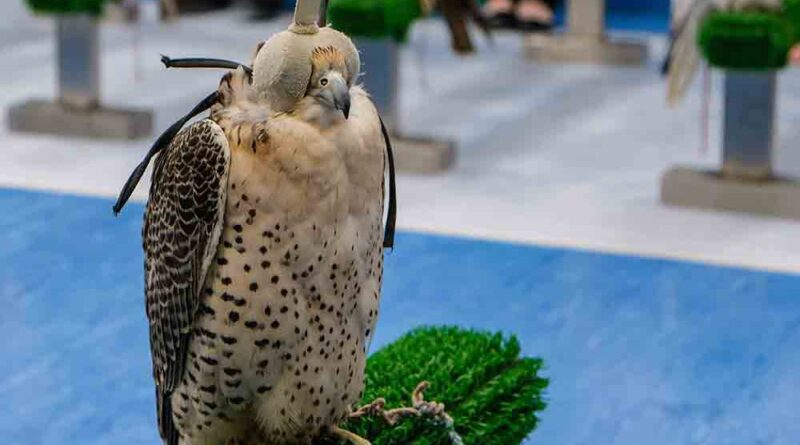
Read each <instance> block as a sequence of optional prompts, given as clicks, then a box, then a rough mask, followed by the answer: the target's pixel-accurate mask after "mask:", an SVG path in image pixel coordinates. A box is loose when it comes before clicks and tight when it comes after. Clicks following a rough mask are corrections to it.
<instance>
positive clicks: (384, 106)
mask: <svg viewBox="0 0 800 445" xmlns="http://www.w3.org/2000/svg"><path fill="white" fill-rule="evenodd" d="M355 44H356V47H357V48H358V49H359V52H360V53H361V71H362V73H363V74H362V76H361V83H362V84H363V85H364V88H365V89H366V90H367V92H368V93H369V94H370V95H371V96H372V101H373V102H374V103H375V106H376V107H377V108H378V112H379V113H380V114H381V116H382V117H383V121H384V123H385V124H386V127H387V128H389V130H390V131H397V125H398V122H397V119H398V116H397V91H398V81H399V76H398V69H399V68H400V66H399V61H400V50H399V47H398V44H397V43H396V42H395V41H394V40H392V39H369V38H357V39H355Z"/></svg>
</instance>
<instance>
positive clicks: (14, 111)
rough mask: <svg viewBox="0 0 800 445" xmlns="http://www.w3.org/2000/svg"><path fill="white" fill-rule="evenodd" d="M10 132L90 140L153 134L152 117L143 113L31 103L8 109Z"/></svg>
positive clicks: (43, 102) (132, 137) (135, 137)
mask: <svg viewBox="0 0 800 445" xmlns="http://www.w3.org/2000/svg"><path fill="white" fill-rule="evenodd" d="M8 122H9V128H10V129H11V131H17V132H26V133H47V134H60V135H66V136H81V137H90V138H110V139H137V138H141V137H145V136H149V135H150V134H151V132H152V130H153V114H152V113H151V112H150V111H141V110H113V109H108V108H102V107H99V108H93V109H88V110H80V109H75V108H67V107H65V106H64V105H62V104H60V103H56V102H48V101H44V100H31V101H28V102H24V103H22V104H18V105H14V106H12V107H11V108H9V111H8Z"/></svg>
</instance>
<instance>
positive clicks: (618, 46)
mask: <svg viewBox="0 0 800 445" xmlns="http://www.w3.org/2000/svg"><path fill="white" fill-rule="evenodd" d="M605 9H606V8H605V0H569V1H568V4H567V14H568V16H567V29H566V31H565V32H563V33H556V34H543V33H533V34H529V35H527V36H526V37H525V52H526V55H527V56H528V57H529V58H531V59H534V60H537V61H543V62H589V63H602V64H614V65H640V64H642V63H644V62H645V60H646V59H647V47H646V46H645V45H644V44H641V43H638V42H630V41H627V42H625V41H613V42H612V41H609V40H608V39H607V36H606V33H605Z"/></svg>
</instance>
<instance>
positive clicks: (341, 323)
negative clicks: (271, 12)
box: [115, 0, 394, 445]
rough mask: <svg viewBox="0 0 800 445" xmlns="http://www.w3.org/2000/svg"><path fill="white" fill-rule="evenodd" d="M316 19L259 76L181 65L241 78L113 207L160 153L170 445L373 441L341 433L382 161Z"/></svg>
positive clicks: (152, 306) (152, 255) (158, 308)
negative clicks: (325, 438) (324, 438)
mask: <svg viewBox="0 0 800 445" xmlns="http://www.w3.org/2000/svg"><path fill="white" fill-rule="evenodd" d="M318 10H319V0H310V1H304V0H300V1H299V2H298V4H297V9H296V12H295V20H294V23H293V24H292V26H291V27H290V29H289V30H288V31H284V32H282V33H279V34H277V35H275V36H273V37H272V38H270V39H269V40H268V41H267V42H266V43H265V44H263V45H262V46H260V48H259V49H258V50H257V53H256V57H255V60H254V64H253V67H252V69H251V68H249V67H245V66H238V65H237V64H233V63H228V62H225V61H214V60H211V61H209V60H208V59H206V60H195V61H188V62H187V61H183V66H186V67H188V66H204V67H210V66H225V67H229V68H232V67H234V66H236V69H235V70H232V71H230V72H229V73H228V74H226V75H225V76H224V77H223V79H222V81H221V83H220V85H219V89H218V91H216V92H215V93H213V94H211V95H210V96H209V97H208V98H207V99H206V100H204V101H203V102H202V103H201V104H200V105H198V107H197V108H196V109H195V110H194V111H193V112H192V113H190V115H189V116H187V117H186V118H184V119H183V120H181V121H179V122H178V123H176V124H175V125H174V126H173V127H172V128H170V130H168V131H167V132H166V133H165V134H164V135H162V137H161V138H159V140H158V141H157V142H156V144H155V145H154V148H153V149H152V150H151V152H150V153H149V154H148V156H147V157H146V158H145V161H143V163H142V164H140V165H139V167H137V169H136V170H135V171H134V173H133V175H132V176H131V178H130V179H129V181H128V183H127V184H126V185H125V188H124V189H123V192H122V194H121V196H120V199H119V201H118V202H117V205H116V206H115V211H116V212H119V211H120V210H121V208H122V206H123V205H124V204H125V202H126V201H127V199H128V198H129V196H130V193H131V192H132V190H133V188H134V187H135V186H136V183H137V182H138V180H139V178H140V177H141V175H142V174H143V172H144V169H145V168H146V167H147V164H148V163H149V161H150V159H151V158H152V157H153V156H154V155H155V154H156V153H158V152H161V153H160V154H159V156H158V157H157V158H156V162H155V165H154V169H153V178H152V185H151V188H150V195H149V201H148V203H147V207H146V211H145V217H144V227H143V247H144V252H145V294H146V310H147V317H148V320H149V330H150V344H151V352H152V363H153V376H154V380H155V386H156V405H157V414H158V424H159V430H160V434H161V437H162V438H163V440H164V443H165V444H167V445H179V444H180V445H189V444H191V445H206V444H208V445H212V444H213V445H225V444H240V445H250V444H253V445H255V444H260V445H266V444H269V445H283V444H307V443H310V442H311V441H312V440H313V439H314V438H315V437H318V436H319V435H321V434H324V433H331V434H334V435H338V436H339V437H342V438H345V439H349V440H351V441H353V442H355V443H368V442H366V441H365V440H364V439H361V438H358V437H357V436H354V435H352V434H350V433H348V432H347V431H343V430H340V429H339V428H338V427H337V425H339V424H340V423H342V422H343V421H344V420H346V419H347V418H348V417H349V416H351V415H352V413H353V412H354V404H355V403H357V402H359V401H360V399H361V396H362V393H363V388H364V367H365V360H366V352H367V349H368V345H369V343H370V339H371V338H372V335H373V333H374V330H375V323H376V321H377V317H378V310H379V302H380V296H381V281H382V273H383V249H384V246H391V244H392V237H393V225H394V221H393V220H394V202H393V199H392V202H391V203H390V207H391V208H390V215H389V223H387V230H386V234H384V231H383V214H384V170H385V164H386V162H387V160H389V161H391V159H390V158H387V154H388V155H389V156H390V154H391V151H390V147H389V146H388V138H386V131H385V128H383V125H382V123H381V120H380V117H379V116H378V113H377V111H376V109H375V107H374V105H373V103H372V102H371V100H370V98H369V96H368V95H367V93H366V92H365V91H364V90H363V89H362V88H361V87H360V86H358V85H357V84H356V81H357V78H358V74H359V69H360V62H359V59H358V52H357V50H356V49H355V47H354V46H353V44H352V42H351V41H350V39H349V38H347V37H346V36H344V35H343V34H341V33H339V32H337V31H334V30H333V29H331V28H327V27H322V28H320V27H318V26H317V24H316V16H317V11H318ZM170 62H171V61H169V59H167V60H165V63H167V64H169V63H170ZM173 65H174V66H180V63H179V62H177V63H173ZM208 108H210V110H211V113H210V116H209V117H208V118H207V119H203V120H200V121H197V122H196V123H194V124H192V125H190V126H189V127H187V128H186V129H184V130H182V131H180V132H178V131H179V130H180V128H181V127H182V126H183V125H184V124H185V123H186V122H187V121H188V120H189V119H190V118H191V117H192V116H194V115H195V114H198V113H199V112H200V111H202V110H205V109H208ZM393 180H394V178H393V174H392V175H390V184H389V185H390V188H391V191H392V192H393V187H394V183H393ZM392 197H393V193H392Z"/></svg>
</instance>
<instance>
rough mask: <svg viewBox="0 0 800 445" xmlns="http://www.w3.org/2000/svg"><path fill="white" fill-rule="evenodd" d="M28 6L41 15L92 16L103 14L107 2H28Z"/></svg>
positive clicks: (42, 0)
mask: <svg viewBox="0 0 800 445" xmlns="http://www.w3.org/2000/svg"><path fill="white" fill-rule="evenodd" d="M26 1H27V3H28V6H29V7H30V8H31V9H32V10H33V11H34V12H36V13H39V14H91V15H94V16H98V15H100V14H101V13H102V12H103V5H104V4H105V3H106V1H107V0H26Z"/></svg>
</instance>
